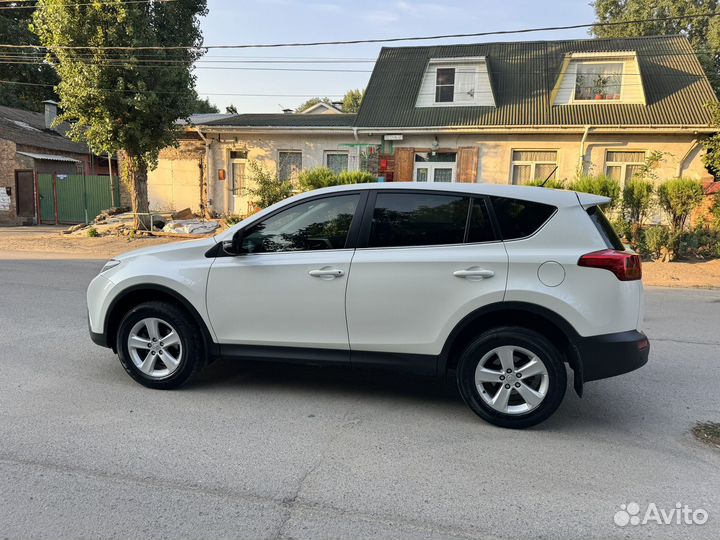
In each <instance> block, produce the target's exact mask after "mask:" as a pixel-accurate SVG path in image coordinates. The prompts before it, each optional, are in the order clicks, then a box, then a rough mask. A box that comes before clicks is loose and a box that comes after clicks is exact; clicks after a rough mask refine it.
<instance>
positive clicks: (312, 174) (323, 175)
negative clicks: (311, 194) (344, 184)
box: [298, 167, 338, 191]
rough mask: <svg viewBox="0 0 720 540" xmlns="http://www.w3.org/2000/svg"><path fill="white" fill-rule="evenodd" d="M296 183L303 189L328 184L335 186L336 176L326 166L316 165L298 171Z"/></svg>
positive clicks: (306, 189) (321, 186)
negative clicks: (312, 167)
mask: <svg viewBox="0 0 720 540" xmlns="http://www.w3.org/2000/svg"><path fill="white" fill-rule="evenodd" d="M298 184H299V185H300V189H302V190H303V191H310V190H313V189H320V188H324V187H328V186H336V185H337V184H338V182H337V176H335V173H334V172H332V171H331V170H330V169H328V168H327V167H316V168H314V169H307V170H305V171H303V172H301V173H300V176H299V177H298Z"/></svg>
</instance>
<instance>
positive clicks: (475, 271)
mask: <svg viewBox="0 0 720 540" xmlns="http://www.w3.org/2000/svg"><path fill="white" fill-rule="evenodd" d="M494 275H495V272H493V271H492V270H485V269H484V268H468V269H467V270H456V271H455V272H453V276H455V277H459V278H476V279H477V278H480V279H487V278H491V277H493V276H494Z"/></svg>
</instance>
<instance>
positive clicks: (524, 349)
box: [457, 327, 567, 428]
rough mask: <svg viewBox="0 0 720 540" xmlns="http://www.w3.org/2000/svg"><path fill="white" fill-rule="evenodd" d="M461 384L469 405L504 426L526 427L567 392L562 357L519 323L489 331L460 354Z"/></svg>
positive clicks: (549, 411) (553, 407) (541, 417)
mask: <svg viewBox="0 0 720 540" xmlns="http://www.w3.org/2000/svg"><path fill="white" fill-rule="evenodd" d="M457 383H458V388H459V390H460V394H461V395H462V397H463V399H464V400H465V403H467V404H468V406H469V407H470V408H471V409H472V410H473V411H474V412H475V413H476V414H477V415H478V416H480V417H481V418H482V419H484V420H487V421H488V422H490V423H492V424H495V425H497V426H501V427H507V428H526V427H530V426H534V425H536V424H539V423H540V422H542V421H543V420H546V419H547V418H548V417H549V416H550V415H552V414H553V413H554V412H555V411H556V410H557V408H558V407H559V406H560V403H561V402H562V400H563V397H564V395H565V388H566V386H567V371H566V369H565V363H564V362H563V358H562V355H561V354H560V352H559V351H558V350H557V347H555V346H554V345H553V344H552V343H551V342H550V341H549V340H548V339H546V338H545V337H544V336H542V335H541V334H539V333H537V332H534V331H532V330H528V329H525V328H519V327H502V328H496V329H493V330H489V331H487V332H485V333H483V334H482V335H480V336H479V337H478V338H477V339H475V340H474V341H473V342H471V343H470V344H469V345H468V346H467V347H466V348H465V350H464V351H463V352H462V354H461V356H460V359H459V362H458V369H457Z"/></svg>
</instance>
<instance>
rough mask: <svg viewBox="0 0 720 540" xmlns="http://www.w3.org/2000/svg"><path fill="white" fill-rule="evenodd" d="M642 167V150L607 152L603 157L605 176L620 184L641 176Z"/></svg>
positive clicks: (643, 153)
mask: <svg viewBox="0 0 720 540" xmlns="http://www.w3.org/2000/svg"><path fill="white" fill-rule="evenodd" d="M644 166H645V151H644V150H608V151H607V154H606V155H605V174H606V175H608V176H609V177H610V178H612V179H613V180H615V181H617V182H619V183H621V184H624V183H625V182H627V181H628V180H631V179H632V178H633V177H634V176H636V175H638V174H641V173H642V171H643V168H644Z"/></svg>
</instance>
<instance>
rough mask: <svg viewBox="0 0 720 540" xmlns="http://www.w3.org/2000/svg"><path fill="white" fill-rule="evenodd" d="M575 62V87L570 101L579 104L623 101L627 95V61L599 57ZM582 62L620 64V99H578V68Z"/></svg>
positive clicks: (603, 103)
mask: <svg viewBox="0 0 720 540" xmlns="http://www.w3.org/2000/svg"><path fill="white" fill-rule="evenodd" d="M573 62H574V64H575V79H574V80H573V88H572V93H571V95H570V103H577V104H581V105H582V104H588V103H596V104H598V105H600V104H602V105H606V104H609V103H622V102H623V100H624V97H625V61H624V60H623V59H618V60H613V59H602V60H600V59H598V60H590V59H584V58H582V59H577V60H573ZM581 64H620V66H621V70H620V98H619V99H597V100H596V99H577V98H576V97H575V92H576V88H577V78H578V70H577V68H578V67H579V66H580V65H581Z"/></svg>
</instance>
